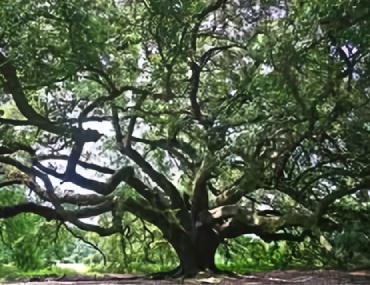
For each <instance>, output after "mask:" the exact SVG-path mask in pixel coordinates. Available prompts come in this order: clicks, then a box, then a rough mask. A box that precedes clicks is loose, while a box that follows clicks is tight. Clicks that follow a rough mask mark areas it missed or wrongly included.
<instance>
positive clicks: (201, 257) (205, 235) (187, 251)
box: [168, 226, 220, 276]
mask: <svg viewBox="0 0 370 285" xmlns="http://www.w3.org/2000/svg"><path fill="white" fill-rule="evenodd" d="M168 240H169V242H170V243H171V245H172V246H173V248H174V249H175V251H176V253H177V255H178V257H179V259H180V268H181V270H179V272H180V271H181V273H182V274H183V275H185V276H195V275H196V274H197V273H198V272H199V271H204V270H206V269H209V270H211V271H213V272H215V271H217V268H216V265H215V261H214V258H215V253H216V250H217V247H218V246H219V244H220V240H219V238H218V235H217V234H216V233H215V232H214V231H213V230H212V228H211V227H207V226H200V227H196V228H195V230H193V232H192V234H187V233H186V232H184V231H180V230H177V231H176V232H171V237H170V238H168Z"/></svg>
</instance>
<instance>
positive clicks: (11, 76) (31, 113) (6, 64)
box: [0, 53, 65, 134]
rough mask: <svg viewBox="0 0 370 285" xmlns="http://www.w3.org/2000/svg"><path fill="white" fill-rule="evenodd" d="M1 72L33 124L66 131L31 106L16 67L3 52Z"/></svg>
mask: <svg viewBox="0 0 370 285" xmlns="http://www.w3.org/2000/svg"><path fill="white" fill-rule="evenodd" d="M0 73H1V74H2V75H3V76H4V78H5V80H6V89H7V91H8V92H9V93H11V94H12V96H13V99H14V102H15V104H16V105H17V108H18V110H19V111H20V112H21V113H22V115H23V116H25V117H26V118H27V119H28V120H29V121H30V124H31V125H36V126H38V127H39V128H41V129H43V130H46V131H48V132H51V133H55V134H62V133H64V132H65V129H64V128H63V127H60V126H58V125H55V124H54V123H52V122H50V121H49V120H48V119H46V118H44V117H43V116H41V115H40V114H38V113H37V112H36V111H35V110H34V109H33V108H32V107H31V105H30V104H29V103H28V101H27V98H26V95H25V94H24V92H23V89H22V84H21V82H20V81H19V78H18V76H17V70H16V68H15V67H14V65H13V64H12V62H11V61H10V60H9V59H8V58H6V57H5V56H4V55H3V54H2V53H0Z"/></svg>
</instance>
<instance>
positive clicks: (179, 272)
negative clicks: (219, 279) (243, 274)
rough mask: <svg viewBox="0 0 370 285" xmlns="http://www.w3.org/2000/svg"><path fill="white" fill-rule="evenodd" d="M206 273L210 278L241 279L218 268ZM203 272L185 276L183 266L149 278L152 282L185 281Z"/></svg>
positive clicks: (154, 274)
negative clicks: (218, 276) (179, 279)
mask: <svg viewBox="0 0 370 285" xmlns="http://www.w3.org/2000/svg"><path fill="white" fill-rule="evenodd" d="M206 271H207V272H208V273H209V275H210V276H215V275H224V276H229V277H234V278H235V277H236V278H238V277H240V276H239V275H238V274H236V273H234V272H231V271H227V270H220V269H218V268H214V269H212V270H208V269H207V270H206ZM201 272H203V271H202V270H199V271H197V272H194V273H187V274H185V273H184V270H183V268H182V266H181V265H179V266H177V267H176V268H175V269H172V270H170V271H166V272H157V273H153V274H150V275H149V276H148V277H149V279H151V280H161V279H178V278H181V279H185V278H194V277H196V276H197V274H199V273H201Z"/></svg>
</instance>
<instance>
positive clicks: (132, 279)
mask: <svg viewBox="0 0 370 285" xmlns="http://www.w3.org/2000/svg"><path fill="white" fill-rule="evenodd" d="M20 283H22V284H25V283H27V284H31V285H37V284H42V285H45V284H48V285H74V284H76V285H82V284H86V285H87V284H89V285H90V284H91V285H95V284H96V285H97V284H108V283H109V284H144V285H149V284H150V285H159V284H161V285H165V284H166V285H167V284H168V285H169V284H220V285H228V284H230V285H236V284H247V285H248V284H250V285H252V284H253V285H262V284H263V285H275V284H285V285H288V284H294V285H295V284H310V285H334V284H335V285H340V284H343V285H344V284H367V285H370V271H366V270H363V271H354V272H342V271H334V270H327V271H297V270H287V271H280V270H275V271H270V272H265V273H255V274H248V275H240V274H239V275H237V276H233V277H229V276H210V275H209V274H208V273H203V274H202V273H201V274H198V276H197V277H195V278H191V279H184V280H183V279H181V278H179V279H173V280H168V279H167V280H150V279H149V278H148V277H146V276H144V275H130V274H105V275H104V276H100V277H97V276H86V275H75V276H72V277H69V276H62V277H57V276H35V277H32V278H20V279H18V280H14V281H9V282H7V283H6V284H20Z"/></svg>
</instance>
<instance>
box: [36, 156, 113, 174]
mask: <svg viewBox="0 0 370 285" xmlns="http://www.w3.org/2000/svg"><path fill="white" fill-rule="evenodd" d="M36 159H37V160H38V161H43V160H49V159H52V160H59V159H60V160H68V156H67V155H55V154H49V155H39V156H37V157H36ZM77 164H78V165H80V166H82V167H84V168H88V169H92V170H95V171H98V172H101V173H105V174H114V173H115V172H116V171H115V170H114V169H111V168H109V167H103V166H100V165H97V164H93V163H88V162H83V161H80V160H79V161H77Z"/></svg>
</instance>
